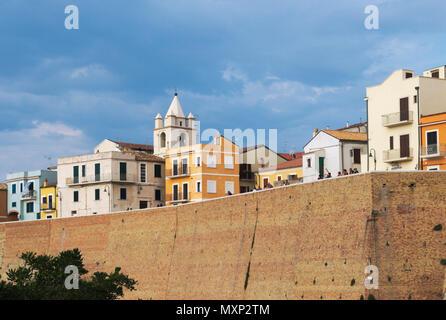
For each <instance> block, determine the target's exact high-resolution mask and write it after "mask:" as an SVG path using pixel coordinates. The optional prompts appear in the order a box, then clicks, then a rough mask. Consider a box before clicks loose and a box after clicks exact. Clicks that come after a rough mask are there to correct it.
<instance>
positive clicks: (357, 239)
mask: <svg viewBox="0 0 446 320" xmlns="http://www.w3.org/2000/svg"><path fill="white" fill-rule="evenodd" d="M445 194H446V172H444V173H443V172H411V173H405V172H398V173H397V172H388V173H371V174H361V175H355V176H347V177H342V178H336V179H330V180H322V181H317V182H314V183H308V184H303V185H293V186H288V187H282V188H275V189H272V190H266V191H261V192H254V193H248V194H243V195H237V196H232V197H226V198H222V199H216V200H212V201H205V202H202V203H196V204H188V205H184V206H176V207H175V206H173V207H164V208H157V209H150V210H142V211H140V212H127V213H115V214H108V215H99V216H90V217H77V218H64V219H55V220H47V221H33V222H18V223H7V224H0V267H1V269H0V273H1V274H4V272H5V271H6V270H7V269H8V268H10V267H14V266H16V265H17V263H18V261H19V260H18V256H19V255H20V253H21V252H23V251H26V250H33V251H36V252H39V253H44V252H47V253H50V254H57V253H58V252H59V251H60V250H64V249H70V248H76V247H77V248H80V249H81V251H82V253H83V254H84V256H85V262H86V265H87V269H89V270H90V271H95V270H106V271H112V269H113V268H114V267H115V266H120V267H122V269H123V272H125V273H127V274H129V275H130V276H132V277H133V278H135V279H137V280H138V281H139V284H138V286H137V291H134V292H129V293H127V294H126V296H125V298H128V299H134V298H142V299H360V297H361V295H362V296H363V297H364V298H365V299H367V297H368V295H369V294H373V296H374V297H375V298H377V299H408V298H411V299H440V298H441V297H442V293H443V290H444V287H445V283H446V282H445V281H446V279H445V271H446V270H445V269H446V268H445V267H444V266H442V265H441V264H440V260H441V259H446V231H445V228H446V201H445V200H444V195H445ZM372 212H373V214H372ZM367 221H368V222H367ZM438 224H442V226H443V230H441V231H434V230H433V228H434V227H435V226H436V225H438ZM2 239H5V241H2ZM369 262H371V263H372V264H374V265H377V266H378V268H379V290H372V291H370V292H369V291H368V290H366V289H365V287H364V278H365V275H364V268H365V267H366V266H367V265H368V263H369Z"/></svg>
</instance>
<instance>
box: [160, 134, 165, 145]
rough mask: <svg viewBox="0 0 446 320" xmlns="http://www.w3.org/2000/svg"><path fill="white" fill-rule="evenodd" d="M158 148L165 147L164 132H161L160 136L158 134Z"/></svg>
mask: <svg viewBox="0 0 446 320" xmlns="http://www.w3.org/2000/svg"><path fill="white" fill-rule="evenodd" d="M160 146H161V148H165V147H166V133H165V132H161V134H160Z"/></svg>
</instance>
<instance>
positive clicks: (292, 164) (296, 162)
mask: <svg viewBox="0 0 446 320" xmlns="http://www.w3.org/2000/svg"><path fill="white" fill-rule="evenodd" d="M301 167H302V158H298V159H293V160H290V161H287V162H284V163H280V164H278V165H277V166H274V167H268V168H259V172H265V171H275V170H283V169H291V168H301Z"/></svg>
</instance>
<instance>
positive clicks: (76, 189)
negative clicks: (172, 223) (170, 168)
mask: <svg viewBox="0 0 446 320" xmlns="http://www.w3.org/2000/svg"><path fill="white" fill-rule="evenodd" d="M96 149H97V148H96ZM57 170H58V175H59V182H58V186H57V187H58V191H59V194H60V198H59V212H60V214H59V216H61V217H70V216H84V215H92V214H98V213H109V212H116V211H125V210H134V209H145V208H151V207H158V206H162V205H164V198H163V195H164V160H163V159H162V158H159V157H156V156H154V155H151V154H148V153H144V152H122V151H109V152H97V153H94V154H87V155H80V156H74V157H65V158H60V159H59V161H58V166H57Z"/></svg>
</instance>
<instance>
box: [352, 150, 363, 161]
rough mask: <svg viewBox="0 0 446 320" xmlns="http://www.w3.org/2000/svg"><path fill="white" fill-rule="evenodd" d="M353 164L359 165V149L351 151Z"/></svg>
mask: <svg viewBox="0 0 446 320" xmlns="http://www.w3.org/2000/svg"><path fill="white" fill-rule="evenodd" d="M353 163H354V164H361V149H353Z"/></svg>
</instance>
